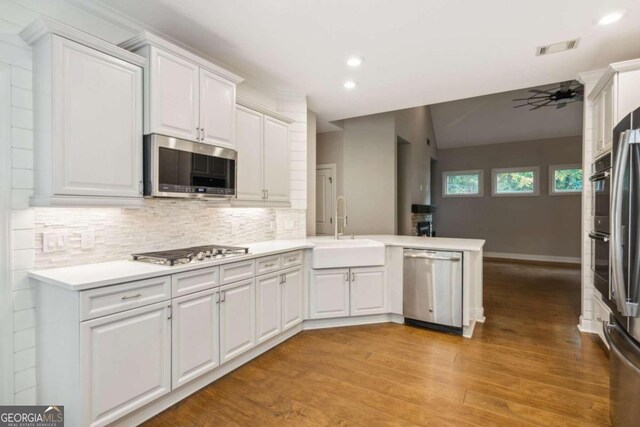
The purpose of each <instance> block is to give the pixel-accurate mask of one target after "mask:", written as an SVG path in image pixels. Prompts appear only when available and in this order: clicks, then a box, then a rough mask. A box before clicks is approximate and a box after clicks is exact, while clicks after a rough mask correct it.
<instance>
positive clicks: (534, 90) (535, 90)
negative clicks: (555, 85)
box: [529, 89, 550, 94]
mask: <svg viewBox="0 0 640 427" xmlns="http://www.w3.org/2000/svg"><path fill="white" fill-rule="evenodd" d="M529 92H532V93H546V94H549V93H550V92H549V91H548V90H541V89H530V90H529Z"/></svg>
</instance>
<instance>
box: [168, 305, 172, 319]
mask: <svg viewBox="0 0 640 427" xmlns="http://www.w3.org/2000/svg"><path fill="white" fill-rule="evenodd" d="M167 308H168V309H169V315H168V316H167V320H169V319H172V318H173V307H172V306H170V305H168V306H167Z"/></svg>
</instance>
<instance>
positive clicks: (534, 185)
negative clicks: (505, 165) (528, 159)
mask: <svg viewBox="0 0 640 427" xmlns="http://www.w3.org/2000/svg"><path fill="white" fill-rule="evenodd" d="M492 175H493V177H492V178H493V179H492V181H493V183H492V188H493V190H492V193H493V195H494V196H537V195H538V194H539V181H540V180H539V176H540V168H538V167H533V166H532V167H526V168H511V169H493V170H492Z"/></svg>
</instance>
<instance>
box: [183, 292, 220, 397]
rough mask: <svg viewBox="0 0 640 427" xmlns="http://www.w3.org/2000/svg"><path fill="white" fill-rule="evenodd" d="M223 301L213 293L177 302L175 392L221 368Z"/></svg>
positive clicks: (189, 296)
mask: <svg viewBox="0 0 640 427" xmlns="http://www.w3.org/2000/svg"><path fill="white" fill-rule="evenodd" d="M219 297H220V296H219V292H218V290H217V289H209V290H206V291H202V292H197V293H195V294H191V295H187V296H184V297H181V298H176V299H174V300H173V302H172V308H173V310H172V311H173V316H172V317H173V321H172V340H173V341H172V356H173V357H172V380H173V381H172V388H173V389H175V388H177V387H179V386H181V385H183V384H186V383H187V382H189V381H191V380H192V379H194V378H196V377H199V376H200V375H202V374H204V373H206V372H208V371H210V370H212V369H214V368H215V367H217V366H218V365H219V364H220V338H219V319H218V315H219V314H218V311H219Z"/></svg>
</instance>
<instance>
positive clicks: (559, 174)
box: [549, 164, 582, 195]
mask: <svg viewBox="0 0 640 427" xmlns="http://www.w3.org/2000/svg"><path fill="white" fill-rule="evenodd" d="M580 193H582V166H580V165H578V164H576V165H553V166H549V194H552V195H553V194H580Z"/></svg>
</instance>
